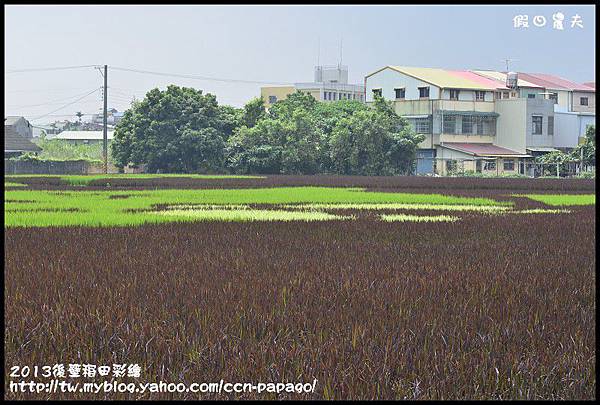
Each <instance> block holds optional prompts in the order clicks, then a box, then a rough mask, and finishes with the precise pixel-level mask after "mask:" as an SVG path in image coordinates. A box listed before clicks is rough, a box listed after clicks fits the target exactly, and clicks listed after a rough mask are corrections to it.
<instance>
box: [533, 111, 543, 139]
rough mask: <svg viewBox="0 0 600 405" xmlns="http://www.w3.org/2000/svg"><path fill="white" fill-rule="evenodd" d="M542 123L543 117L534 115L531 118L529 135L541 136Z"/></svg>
mask: <svg viewBox="0 0 600 405" xmlns="http://www.w3.org/2000/svg"><path fill="white" fill-rule="evenodd" d="M543 123H544V117H542V116H541V115H534V116H533V117H532V124H533V125H532V130H531V133H532V134H533V135H541V134H542V125H543Z"/></svg>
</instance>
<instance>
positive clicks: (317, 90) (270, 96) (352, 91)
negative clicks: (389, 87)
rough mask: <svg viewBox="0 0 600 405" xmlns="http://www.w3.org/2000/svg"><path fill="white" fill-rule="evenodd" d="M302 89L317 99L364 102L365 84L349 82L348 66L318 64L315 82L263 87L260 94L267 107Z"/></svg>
mask: <svg viewBox="0 0 600 405" xmlns="http://www.w3.org/2000/svg"><path fill="white" fill-rule="evenodd" d="M297 91H302V92H305V93H309V94H311V95H312V96H313V97H314V98H315V99H316V100H317V101H323V102H329V101H338V100H356V101H360V102H364V86H362V85H358V84H349V83H348V67H347V66H342V65H336V66H316V67H315V72H314V82H310V83H294V85H292V86H269V87H262V88H261V91H260V95H261V97H262V99H263V101H264V103H265V107H266V108H269V106H271V105H273V104H275V103H276V102H277V101H281V100H285V99H286V98H287V96H288V95H290V94H292V93H295V92H297Z"/></svg>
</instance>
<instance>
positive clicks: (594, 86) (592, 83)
mask: <svg viewBox="0 0 600 405" xmlns="http://www.w3.org/2000/svg"><path fill="white" fill-rule="evenodd" d="M583 85H584V86H588V87H591V88H593V89H594V90H596V82H585V83H583Z"/></svg>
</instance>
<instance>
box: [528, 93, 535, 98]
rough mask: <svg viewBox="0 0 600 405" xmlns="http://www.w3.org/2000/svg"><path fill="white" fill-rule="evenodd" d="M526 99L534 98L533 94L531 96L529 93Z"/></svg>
mask: <svg viewBox="0 0 600 405" xmlns="http://www.w3.org/2000/svg"><path fill="white" fill-rule="evenodd" d="M527 98H535V94H531V93H529V94H528V95H527Z"/></svg>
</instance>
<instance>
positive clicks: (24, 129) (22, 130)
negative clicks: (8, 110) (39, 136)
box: [4, 115, 33, 139]
mask: <svg viewBox="0 0 600 405" xmlns="http://www.w3.org/2000/svg"><path fill="white" fill-rule="evenodd" d="M4 126H5V127H6V126H9V127H12V128H13V129H14V130H15V131H16V132H17V133H18V134H19V135H21V136H22V137H23V138H25V139H31V138H33V127H32V126H31V124H30V123H29V121H27V120H26V119H25V117H21V116H16V115H9V116H7V117H5V118H4Z"/></svg>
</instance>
